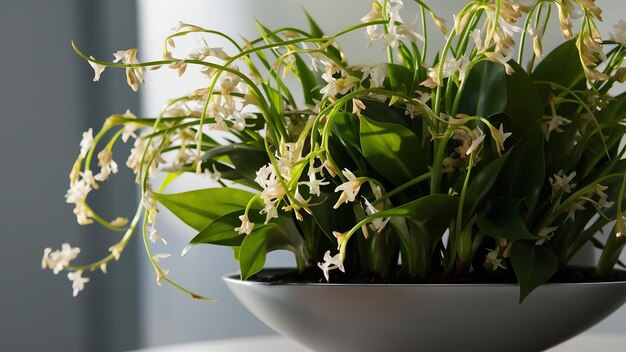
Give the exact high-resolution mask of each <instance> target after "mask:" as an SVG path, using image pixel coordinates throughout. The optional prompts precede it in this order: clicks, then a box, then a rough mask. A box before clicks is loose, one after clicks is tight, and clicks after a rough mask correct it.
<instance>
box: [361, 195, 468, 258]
mask: <svg viewBox="0 0 626 352" xmlns="http://www.w3.org/2000/svg"><path fill="white" fill-rule="evenodd" d="M457 204H458V198H457V197H453V196H449V195H447V194H431V195H428V196H425V197H421V198H418V199H416V200H414V201H412V202H409V203H406V204H403V205H401V206H398V207H396V208H391V209H385V210H383V211H380V212H378V213H375V214H374V215H373V216H374V217H376V218H387V217H404V218H407V219H408V220H409V221H411V223H413V224H415V225H416V226H417V227H418V228H419V229H420V231H421V232H422V233H423V234H425V235H427V236H428V238H429V239H431V240H432V239H438V238H440V237H441V236H442V235H443V233H444V232H445V230H446V229H447V228H448V226H449V225H450V220H451V219H452V218H453V217H454V215H455V212H456V208H457ZM407 235H408V233H399V236H400V237H401V240H402V242H404V243H405V245H406V246H408V247H410V243H411V239H409V238H406V237H404V236H407ZM431 242H432V241H431Z"/></svg>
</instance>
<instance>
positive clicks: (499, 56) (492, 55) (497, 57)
mask: <svg viewBox="0 0 626 352" xmlns="http://www.w3.org/2000/svg"><path fill="white" fill-rule="evenodd" d="M485 57H486V58H487V60H489V61H491V62H495V63H497V64H501V65H503V66H504V70H505V71H506V74H507V75H509V76H510V75H512V74H513V73H515V70H513V67H512V66H511V65H509V61H510V60H511V59H512V58H513V53H512V52H511V53H503V52H502V51H495V52H493V51H488V52H486V53H485Z"/></svg>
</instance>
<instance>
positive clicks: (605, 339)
mask: <svg viewBox="0 0 626 352" xmlns="http://www.w3.org/2000/svg"><path fill="white" fill-rule="evenodd" d="M136 352H310V350H308V349H306V348H304V347H302V346H301V345H299V344H297V343H296V342H293V341H291V340H288V339H287V338H284V337H282V336H276V335H270V336H254V337H242V338H236V339H227V340H212V341H206V342H195V343H187V344H179V345H172V346H163V347H152V348H147V349H142V350H139V351H136ZM547 352H626V335H624V334H591V333H588V334H582V335H579V336H577V337H575V338H573V339H571V340H569V341H566V342H565V343H563V344H561V345H559V346H557V347H555V348H551V349H549V350H548V351H547Z"/></svg>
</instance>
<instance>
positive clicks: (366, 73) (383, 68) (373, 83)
mask: <svg viewBox="0 0 626 352" xmlns="http://www.w3.org/2000/svg"><path fill="white" fill-rule="evenodd" d="M361 72H363V77H362V78H361V80H365V79H367V78H368V77H369V79H370V81H369V82H370V88H379V87H382V86H383V84H384V82H385V77H387V65H383V64H380V65H363V66H362V67H361Z"/></svg>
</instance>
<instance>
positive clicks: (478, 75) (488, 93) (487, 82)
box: [459, 61, 507, 117]
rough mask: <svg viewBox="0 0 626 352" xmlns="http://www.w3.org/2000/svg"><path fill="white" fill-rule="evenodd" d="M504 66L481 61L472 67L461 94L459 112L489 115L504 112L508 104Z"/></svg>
mask: <svg viewBox="0 0 626 352" xmlns="http://www.w3.org/2000/svg"><path fill="white" fill-rule="evenodd" d="M505 77H506V73H505V72H504V67H503V66H502V65H500V64H496V63H494V62H491V61H481V62H479V63H477V64H476V65H474V67H472V70H471V71H470V74H469V76H468V77H467V82H466V83H465V90H464V91H463V95H462V96H461V103H460V105H459V112H463V113H466V114H468V115H478V116H483V117H488V116H491V115H493V114H497V113H500V112H503V111H504V110H505V108H506V106H507V99H506V98H507V86H506V78H505Z"/></svg>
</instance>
